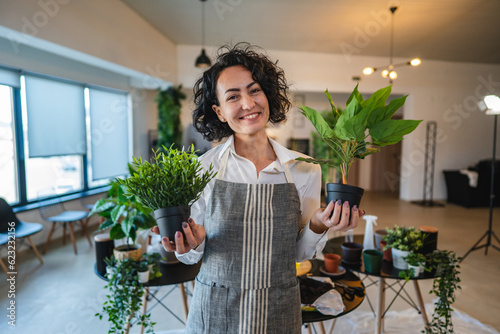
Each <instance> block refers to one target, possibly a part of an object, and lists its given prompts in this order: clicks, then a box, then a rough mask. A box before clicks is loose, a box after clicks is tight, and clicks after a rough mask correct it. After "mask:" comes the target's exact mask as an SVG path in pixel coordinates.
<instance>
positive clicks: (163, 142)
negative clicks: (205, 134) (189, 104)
mask: <svg viewBox="0 0 500 334" xmlns="http://www.w3.org/2000/svg"><path fill="white" fill-rule="evenodd" d="M185 98H186V95H185V94H184V93H183V92H182V85H179V86H178V87H174V86H172V87H169V88H168V89H166V90H160V91H158V94H157V95H156V98H155V101H156V103H157V104H158V144H157V145H158V147H170V146H172V145H174V147H177V148H179V147H180V144H181V143H182V126H181V117H180V115H181V100H183V99H185Z"/></svg>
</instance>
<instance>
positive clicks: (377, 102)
mask: <svg viewBox="0 0 500 334" xmlns="http://www.w3.org/2000/svg"><path fill="white" fill-rule="evenodd" d="M391 90H392V85H389V86H387V87H384V88H381V89H379V90H377V91H376V92H375V93H373V94H372V96H370V97H369V98H368V99H366V100H365V101H363V102H361V105H362V106H363V107H364V106H366V105H368V104H371V103H374V104H373V107H374V108H378V107H384V106H385V102H386V101H387V99H388V98H389V95H391Z"/></svg>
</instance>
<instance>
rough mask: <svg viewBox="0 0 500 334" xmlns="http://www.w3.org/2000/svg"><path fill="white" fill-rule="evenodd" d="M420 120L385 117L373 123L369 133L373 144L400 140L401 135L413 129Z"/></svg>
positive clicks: (389, 143) (386, 143)
mask: <svg viewBox="0 0 500 334" xmlns="http://www.w3.org/2000/svg"><path fill="white" fill-rule="evenodd" d="M420 122H422V121H421V120H420V121H416V120H409V119H386V120H385V121H382V122H379V123H376V124H374V125H373V126H372V127H371V128H370V135H371V137H372V141H373V144H374V145H377V146H386V145H392V144H396V143H398V142H400V141H401V140H402V139H403V136H404V135H406V134H408V133H410V132H412V131H413V130H415V128H416V127H417V126H418V124H419V123H420Z"/></svg>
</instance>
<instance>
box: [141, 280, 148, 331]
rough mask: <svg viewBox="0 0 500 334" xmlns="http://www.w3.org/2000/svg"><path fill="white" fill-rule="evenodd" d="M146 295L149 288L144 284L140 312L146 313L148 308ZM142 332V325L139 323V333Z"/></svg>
mask: <svg viewBox="0 0 500 334" xmlns="http://www.w3.org/2000/svg"><path fill="white" fill-rule="evenodd" d="M148 295H149V288H148V287H147V286H146V287H144V295H143V296H142V314H146V311H147V310H148ZM142 333H144V325H141V334H142Z"/></svg>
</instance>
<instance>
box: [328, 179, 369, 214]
mask: <svg viewBox="0 0 500 334" xmlns="http://www.w3.org/2000/svg"><path fill="white" fill-rule="evenodd" d="M364 191H365V190H364V189H363V188H359V187H355V186H351V185H348V184H341V183H327V184H326V204H327V205H328V203H330V202H331V201H334V202H335V201H337V200H341V201H342V203H343V202H345V201H348V202H349V206H350V207H351V208H352V207H353V206H354V205H356V206H357V207H358V208H359V203H361V197H363V193H364Z"/></svg>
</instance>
